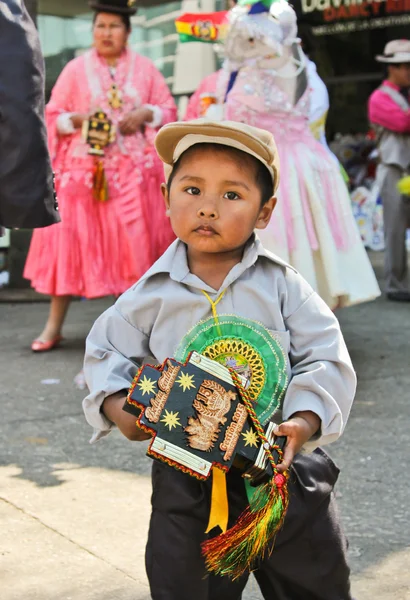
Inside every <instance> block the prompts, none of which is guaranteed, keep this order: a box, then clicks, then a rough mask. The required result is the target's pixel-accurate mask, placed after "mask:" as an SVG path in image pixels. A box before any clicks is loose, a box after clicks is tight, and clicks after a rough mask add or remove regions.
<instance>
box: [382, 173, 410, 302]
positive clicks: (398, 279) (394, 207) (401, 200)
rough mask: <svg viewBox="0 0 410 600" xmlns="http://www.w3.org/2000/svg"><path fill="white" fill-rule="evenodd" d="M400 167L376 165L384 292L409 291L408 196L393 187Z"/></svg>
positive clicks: (409, 214)
mask: <svg viewBox="0 0 410 600" xmlns="http://www.w3.org/2000/svg"><path fill="white" fill-rule="evenodd" d="M402 177H403V171H402V170H401V169H399V168H398V167H395V166H393V165H389V166H388V165H383V164H381V165H379V167H378V169H377V180H378V181H379V185H380V196H381V199H382V202H383V222H384V243H385V252H384V271H385V278H386V292H399V291H406V292H408V291H410V289H409V279H408V265H407V251H406V230H407V228H409V227H410V198H409V197H408V196H402V195H401V194H400V193H399V191H398V190H397V187H396V186H397V182H398V181H399V180H400V179H401V178H402Z"/></svg>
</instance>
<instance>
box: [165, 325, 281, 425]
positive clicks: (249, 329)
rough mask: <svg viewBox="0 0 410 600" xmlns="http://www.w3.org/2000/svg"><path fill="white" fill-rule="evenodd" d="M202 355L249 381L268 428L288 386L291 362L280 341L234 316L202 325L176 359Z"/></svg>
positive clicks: (260, 416) (188, 336)
mask: <svg viewBox="0 0 410 600" xmlns="http://www.w3.org/2000/svg"><path fill="white" fill-rule="evenodd" d="M192 351H196V352H199V353H200V354H203V355H204V356H207V357H208V358H211V359H213V360H216V361H217V362H219V363H221V364H223V365H225V366H227V367H230V368H233V369H235V370H236V371H237V372H238V373H239V374H240V375H242V376H244V377H246V379H247V381H248V386H247V387H248V391H249V394H250V396H251V398H252V399H253V401H254V402H255V410H256V414H257V416H258V419H259V421H260V422H261V423H262V424H263V425H265V424H266V423H267V422H268V421H269V419H271V418H272V416H273V415H274V414H275V412H276V410H278V409H279V408H281V404H282V399H283V396H284V394H285V392H286V388H287V384H288V374H287V365H288V358H287V355H286V353H285V351H284V349H283V348H282V346H281V343H280V340H279V338H278V337H277V336H275V334H273V333H271V332H270V331H269V330H268V329H266V328H265V327H264V326H263V325H262V324H261V323H258V322H256V321H252V320H250V319H245V318H238V317H237V316H233V315H220V316H218V320H217V321H215V319H214V318H213V317H210V318H209V319H207V320H204V321H201V322H199V323H198V324H197V325H195V327H193V328H192V329H191V330H190V331H189V332H188V333H187V334H186V335H185V336H184V338H183V339H182V341H181V343H180V344H179V346H178V348H177V350H176V353H175V358H176V360H178V361H180V362H184V361H185V360H186V359H187V357H188V355H189V353H190V352H192Z"/></svg>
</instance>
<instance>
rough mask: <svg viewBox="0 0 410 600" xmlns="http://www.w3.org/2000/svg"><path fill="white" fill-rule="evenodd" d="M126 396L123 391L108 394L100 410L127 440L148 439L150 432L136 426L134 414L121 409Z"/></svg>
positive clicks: (139, 440) (138, 440)
mask: <svg viewBox="0 0 410 600" xmlns="http://www.w3.org/2000/svg"><path fill="white" fill-rule="evenodd" d="M126 398H127V397H126V396H125V395H124V393H123V392H118V393H117V394H113V395H112V396H108V397H107V398H106V399H105V400H104V402H103V404H102V407H101V411H102V412H103V414H104V415H105V416H106V417H107V419H108V420H109V421H111V422H112V423H115V424H116V426H117V427H118V429H119V430H120V431H121V433H122V434H123V435H125V437H126V438H128V439H129V440H132V441H133V442H142V441H143V440H149V439H150V438H151V436H150V434H149V433H145V431H142V429H139V428H138V427H137V424H136V423H137V419H136V418H135V416H133V415H130V413H127V412H125V411H124V410H122V407H123V406H124V403H125V400H126Z"/></svg>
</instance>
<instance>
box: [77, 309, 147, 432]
mask: <svg viewBox="0 0 410 600" xmlns="http://www.w3.org/2000/svg"><path fill="white" fill-rule="evenodd" d="M148 355H149V347H148V337H147V335H146V334H145V333H144V332H142V331H140V330H139V329H137V328H136V327H135V326H134V325H132V324H131V323H130V322H129V321H128V320H127V319H126V318H125V317H124V315H123V314H122V313H121V312H120V310H119V308H118V306H117V305H114V306H112V307H111V308H109V309H108V310H107V311H105V313H103V314H102V315H101V316H100V317H99V318H98V319H97V321H96V322H95V324H94V326H93V327H92V329H91V331H90V333H89V335H88V337H87V340H86V352H85V359H84V375H85V379H86V382H87V386H88V389H89V391H90V393H89V394H88V396H87V397H86V398H85V399H84V401H83V410H84V413H85V417H86V419H87V421H88V423H89V424H90V425H91V426H92V427H93V428H94V436H93V439H92V441H96V440H98V439H99V438H100V437H102V436H103V435H106V434H107V433H109V431H111V429H112V428H113V427H114V425H117V426H118V428H119V429H120V431H121V432H122V433H123V434H124V435H125V436H126V437H128V438H129V439H145V438H143V437H142V436H141V435H140V434H142V432H138V430H137V426H136V418H135V417H133V416H132V415H130V414H128V413H125V412H124V411H122V407H123V405H124V402H125V398H126V390H128V389H129V387H130V386H131V383H132V380H133V378H134V376H135V374H136V373H137V370H138V368H139V366H140V365H141V363H142V361H143V359H144V358H145V357H146V356H148ZM122 413H124V414H122ZM134 430H135V431H134ZM134 434H135V435H134Z"/></svg>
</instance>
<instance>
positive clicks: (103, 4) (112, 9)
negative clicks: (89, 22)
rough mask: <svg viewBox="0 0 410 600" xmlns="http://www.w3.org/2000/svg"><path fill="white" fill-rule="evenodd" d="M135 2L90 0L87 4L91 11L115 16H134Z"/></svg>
mask: <svg viewBox="0 0 410 600" xmlns="http://www.w3.org/2000/svg"><path fill="white" fill-rule="evenodd" d="M135 2H136V0H90V2H89V3H88V4H89V5H90V7H91V8H92V9H93V10H99V11H102V12H108V13H113V14H115V15H135V13H136V12H137V9H136V8H135Z"/></svg>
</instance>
